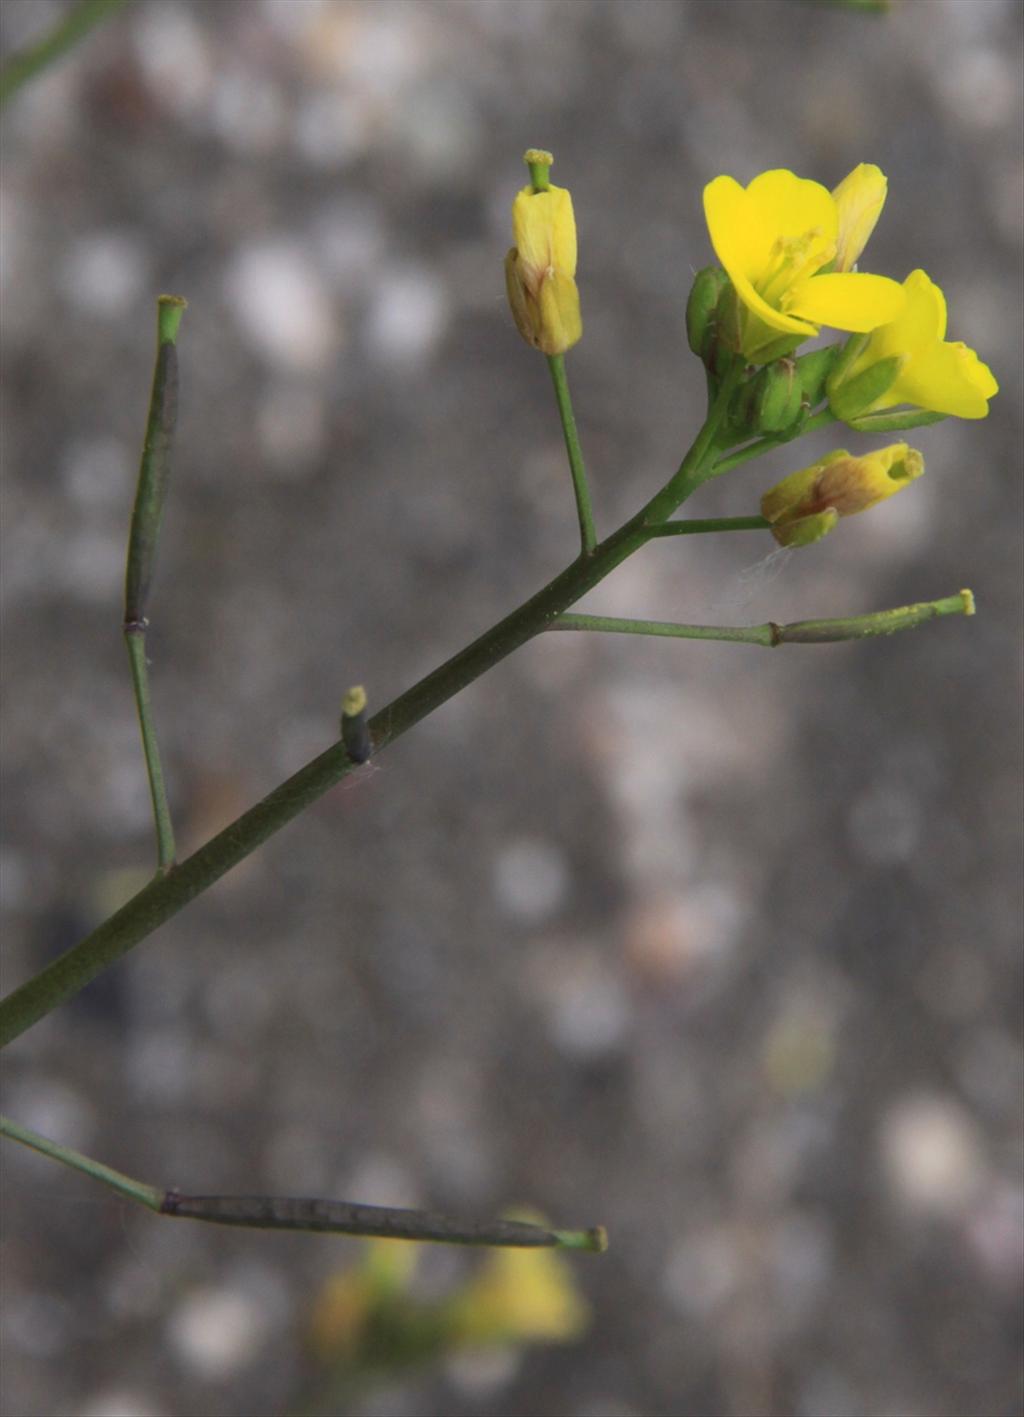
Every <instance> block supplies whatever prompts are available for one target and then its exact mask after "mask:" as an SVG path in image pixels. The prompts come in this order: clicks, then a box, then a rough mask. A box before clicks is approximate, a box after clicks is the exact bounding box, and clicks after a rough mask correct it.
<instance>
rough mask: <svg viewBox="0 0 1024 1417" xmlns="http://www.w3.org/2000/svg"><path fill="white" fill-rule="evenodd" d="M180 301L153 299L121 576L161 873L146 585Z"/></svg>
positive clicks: (171, 405) (170, 859)
mask: <svg viewBox="0 0 1024 1417" xmlns="http://www.w3.org/2000/svg"><path fill="white" fill-rule="evenodd" d="M184 311H185V301H184V300H183V299H182V298H181V297H180V296H177V295H161V296H160V297H159V299H158V300H157V352H156V364H155V366H154V369H153V386H152V389H151V391H150V398H149V414H148V416H147V418H146V434H145V438H144V439H143V444H142V457H141V458H140V460H139V477H138V483H137V486H136V490H135V505H134V507H133V508H132V521H131V529H130V531H129V533H128V558H127V565H126V567H125V577H124V626H123V628H124V637H125V644H126V646H127V649H128V662H129V665H130V667H131V675H132V690H133V692H134V694H135V708H136V712H137V713H138V717H139V729H140V732H141V734H142V751H143V754H144V756H145V759H146V773H147V775H148V778H149V792H150V796H151V798H152V800H153V819H154V822H155V824H156V843H157V869H158V871H159V872H161V873H163V874H166V873H167V871H169V870H170V868H171V866H172V865H173V864H174V857H175V847H174V825H173V822H172V820H171V811H170V807H169V805H168V802H167V788H166V785H165V783H164V771H163V764H162V762H161V758H160V747H159V743H158V741H157V735H156V722H155V720H154V717H153V705H152V699H151V696H150V692H149V668H148V664H147V660H146V631H147V629H148V627H149V621H148V619H147V618H146V611H147V609H148V608H149V591H150V585H151V583H152V579H153V570H154V567H155V565H156V552H157V546H158V544H159V541H160V526H161V523H162V521H163V514H164V503H165V502H166V500H167V486H168V482H169V480H170V474H171V452H172V448H173V444H174V430H175V425H176V423H177V417H178V350H177V344H176V341H177V338H178V328H179V326H180V324H181V317H182V315H183V313H184Z"/></svg>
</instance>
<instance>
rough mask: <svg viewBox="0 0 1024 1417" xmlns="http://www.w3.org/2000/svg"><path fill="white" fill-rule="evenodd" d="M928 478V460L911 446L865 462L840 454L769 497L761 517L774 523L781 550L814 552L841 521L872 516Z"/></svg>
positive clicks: (786, 481) (895, 446)
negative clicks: (874, 510) (882, 504)
mask: <svg viewBox="0 0 1024 1417" xmlns="http://www.w3.org/2000/svg"><path fill="white" fill-rule="evenodd" d="M923 472H924V458H923V457H922V456H921V454H920V453H919V452H918V451H917V449H916V448H909V447H908V446H907V445H906V443H891V444H890V445H889V447H887V448H878V449H876V451H875V452H873V453H865V454H864V456H863V457H853V456H852V455H851V454H850V453H848V452H846V451H845V449H838V450H837V451H836V452H833V453H829V454H828V455H827V456H826V457H823V458H822V459H821V460H820V462H816V463H814V464H813V465H812V466H811V467H805V468H803V469H801V471H799V472H793V473H790V475H789V477H785V478H783V480H782V481H781V482H780V483H778V485H777V486H775V487H773V488H772V489H771V490H770V491H768V492H766V493H765V494H764V496H763V497H762V498H761V515H762V516H763V517H764V518H765V519H766V520H767V521H769V522H771V524H772V535H773V536H774V537H775V540H776V541H777V542H778V543H779V545H780V546H809V545H811V544H812V543H813V542H815V541H820V540H821V538H822V537H823V536H826V535H827V534H828V533H829V532H830V531H831V530H832V529H833V527H834V526H835V525H836V523H837V522H838V520H839V518H840V517H852V516H854V515H856V513H857V512H866V511H867V510H868V508H869V507H874V506H877V505H878V503H879V502H882V501H884V500H885V499H886V498H887V497H891V496H892V495H893V493H895V492H898V491H899V490H900V488H901V487H906V486H908V485H909V484H910V483H911V482H913V481H914V480H915V478H918V477H920V476H921V474H922V473H923Z"/></svg>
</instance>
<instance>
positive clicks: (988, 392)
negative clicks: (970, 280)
mask: <svg viewBox="0 0 1024 1417" xmlns="http://www.w3.org/2000/svg"><path fill="white" fill-rule="evenodd" d="M903 289H904V291H905V293H906V300H905V303H904V306H903V309H902V310H901V311H900V313H899V314H898V315H897V316H896V318H895V319H894V320H892V321H890V322H889V323H888V324H885V325H882V326H881V327H880V328H878V329H876V330H874V331H873V332H872V334H871V336H870V338H869V339H868V341H867V344H866V345H865V347H864V349H863V350H861V352H860V354H859V355H858V356H857V358H856V359H855V360H854V361H853V363H852V364H851V365H850V367H849V368H848V369H846V370H845V371H844V372H843V375H842V381H841V385H840V387H842V386H843V385H845V386H846V387H849V386H851V385H852V384H853V381H854V379H856V378H857V377H858V376H859V375H862V374H864V373H865V371H866V370H868V369H870V368H871V366H872V365H875V364H878V363H879V362H880V361H881V360H883V359H893V358H896V359H898V361H899V364H898V368H897V373H896V377H895V378H894V380H893V381H892V383H890V385H889V387H888V388H887V389H886V391H885V392H884V394H882V395H881V396H880V397H879V398H876V399H875V400H874V402H873V403H869V404H868V405H867V406H866V407H865V408H863V409H861V410H860V414H862V415H863V414H870V413H878V412H879V411H880V410H882V409H887V408H895V407H896V406H897V405H900V404H911V405H912V406H913V407H915V408H919V409H926V410H928V411H929V412H931V413H945V414H951V415H953V416H954V417H955V418H984V417H985V416H986V415H987V413H988V401H989V399H990V398H993V397H994V396H995V395H996V394H997V393H998V392H999V385H998V384H997V383H996V381H995V379H994V377H993V375H992V371H991V369H989V367H988V365H987V364H983V363H982V361H981V360H980V359H979V358H978V356H977V354H975V352H974V350H973V349H969V348H968V347H967V345H965V344H963V343H960V342H953V341H950V340H947V339H946V338H945V335H946V297H945V296H944V295H943V293H942V291H941V290H940V289H939V287H938V286H937V285H936V284H935V282H934V281H933V280H931V279H929V277H928V276H927V275H925V273H924V271H911V273H910V275H908V276H907V278H906V280H905V281H904V282H903ZM830 392H831V391H830Z"/></svg>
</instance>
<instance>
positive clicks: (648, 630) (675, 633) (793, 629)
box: [548, 590, 974, 649]
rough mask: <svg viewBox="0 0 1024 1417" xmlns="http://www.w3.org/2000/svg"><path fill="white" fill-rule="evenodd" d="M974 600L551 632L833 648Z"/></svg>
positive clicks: (605, 620)
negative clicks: (758, 620) (736, 621)
mask: <svg viewBox="0 0 1024 1417" xmlns="http://www.w3.org/2000/svg"><path fill="white" fill-rule="evenodd" d="M973 614H974V596H973V594H972V593H971V591H969V590H962V591H960V592H959V594H957V595H950V596H946V597H945V599H943V600H925V601H921V602H919V603H918V604H916V605H901V606H898V607H897V608H896V609H894V610H876V611H873V612H872V613H871V614H868V615H846V616H841V617H840V618H838V619H832V620H795V621H794V622H793V623H792V624H790V625H777V624H776V623H775V622H774V621H773V620H769V621H767V622H766V623H765V624H763V625H680V624H676V623H674V622H671V621H667V620H629V619H622V618H620V617H618V616H614V615H573V614H565V615H560V616H559V617H558V619H557V620H554V621H552V623H551V624H550V625H549V626H548V629H549V630H589V631H595V632H598V633H600V634H613V635H652V636H655V637H658V638H663V639H671V640H726V641H731V642H732V643H735V644H746V645H762V646H764V648H766V649H775V648H776V646H778V645H792V644H804V645H812V644H834V643H836V642H837V641H840V640H863V639H868V638H869V637H870V636H873V635H894V634H896V633H897V631H899V630H913V629H915V628H916V627H917V626H918V625H923V624H924V623H925V622H926V621H928V620H936V619H939V618H940V617H941V616H943V615H973Z"/></svg>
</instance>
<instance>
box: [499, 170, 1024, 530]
mask: <svg viewBox="0 0 1024 1417" xmlns="http://www.w3.org/2000/svg"><path fill="white" fill-rule="evenodd" d="M525 161H526V163H527V165H528V167H529V169H530V176H531V183H530V185H529V186H527V187H524V188H523V189H522V191H520V192H519V193H518V195H517V196H516V198H515V201H514V203H513V207H512V225H513V230H514V234H515V245H514V246H513V248H512V249H511V251H509V253H508V256H507V258H506V262H505V274H506V283H507V287H508V297H509V304H510V305H511V308H512V314H513V317H514V319H515V322H516V326H517V328H518V330H519V332H520V334H521V335H522V336H523V338H524V339H525V340H527V341H528V342H529V343H530V344H531V345H533V346H534V348H536V349H540V350H541V351H543V353H545V354H546V355H548V356H549V358H550V357H553V356H561V355H562V354H563V353H564V352H565V351H566V350H567V349H569V348H571V346H572V345H574V344H575V343H576V341H577V340H578V339H579V338H580V336H581V334H582V328H583V327H582V324H581V320H580V302H579V292H578V290H577V288H576V279H575V277H576V223H575V219H574V217H573V209H572V198H571V197H570V195H569V193H568V192H567V191H565V190H564V189H563V188H560V187H554V186H552V185H551V183H550V182H549V180H548V169H549V168H550V166H551V163H552V161H553V159H552V157H551V154H550V153H546V152H542V151H540V150H539V149H531V150H530V151H529V152H527V153H526V155H525ZM887 191H888V182H887V180H886V177H885V174H884V173H883V172H882V171H881V170H880V169H879V168H878V167H875V166H874V165H873V164H871V163H860V164H859V165H858V166H857V167H855V168H854V169H853V171H852V172H851V173H849V175H848V176H846V177H845V178H844V179H843V180H842V182H840V183H839V185H838V186H837V187H835V188H834V189H833V190H832V191H831V192H830V191H829V190H828V188H827V187H823V186H822V185H821V183H819V182H812V181H809V180H808V179H806V178H803V177H797V176H796V175H795V173H792V172H789V171H788V170H786V169H784V168H777V169H774V170H772V171H770V172H762V173H761V174H760V175H759V176H758V177H755V178H754V179H753V181H751V182H750V183H748V184H747V186H746V187H743V186H741V185H740V183H739V182H737V181H736V179H735V178H733V177H727V176H722V177H716V178H715V179H714V180H713V181H712V182H709V183H708V185H707V186H706V187H705V189H704V213H705V216H706V218H707V224H708V232H709V234H710V237H711V244H712V246H713V247H714V251H715V255H716V256H717V258H718V262H719V264H718V265H714V266H708V267H706V268H705V269H704V270H702V271H700V272H698V274H697V276H696V278H695V280H694V283H693V287H692V289H691V291H690V297H689V301H688V303H687V310H686V328H687V337H688V340H689V344H690V348H691V349H692V350H693V351H694V353H695V354H697V355H699V356H700V358H701V359H702V360H703V362H704V364H705V365H706V367H707V371H708V378H709V384H710V388H711V391H712V394H716V393H717V391H718V390H720V389H721V388H722V387H723V385H724V383H725V381H726V380H727V379H728V380H729V381H730V382H729V384H728V406H727V408H726V409H725V415H724V418H723V419H722V424H721V428H720V430H719V432H718V435H717V436H718V443H717V447H718V448H720V449H723V450H724V449H728V448H729V447H733V446H735V445H737V444H740V443H746V444H747V445H748V446H752V444H751V440H757V439H767V440H769V442H775V441H777V442H786V441H789V440H790V439H792V438H795V437H797V436H798V435H799V434H800V433H801V432H803V431H804V429H805V428H806V427H807V425H808V424H810V423H811V417H812V413H813V411H814V410H815V409H820V411H819V412H818V413H817V414H815V415H814V419H813V424H812V426H813V427H820V426H822V424H823V423H826V422H835V421H839V422H842V423H846V424H847V425H848V426H850V427H851V428H854V429H857V430H859V431H864V432H873V431H874V432H881V431H889V430H896V429H906V428H914V427H917V426H919V425H921V424H925V423H932V422H935V421H936V420H937V419H940V418H945V417H949V416H954V417H958V418H984V417H985V416H986V414H987V413H988V404H989V400H990V399H991V398H992V397H993V396H994V395H995V394H996V393H997V392H998V387H999V386H998V384H997V383H996V381H995V379H994V378H993V376H992V372H991V370H990V369H989V368H988V366H987V365H986V364H984V363H982V361H981V360H980V359H979V358H978V356H977V354H976V353H975V352H974V350H972V349H969V348H968V347H967V346H966V345H965V344H962V343H958V342H954V341H950V340H947V339H946V301H945V297H944V295H943V293H942V291H941V290H940V289H939V287H938V286H937V285H936V284H935V282H934V281H933V280H931V278H930V277H929V276H928V275H926V274H925V272H924V271H922V270H916V271H912V272H911V273H910V275H909V276H907V278H906V280H904V281H903V282H902V284H901V283H900V282H899V281H896V280H893V279H891V278H890V277H889V276H884V275H875V274H870V273H868V272H865V271H861V270H860V269H859V268H858V262H859V261H860V258H861V255H862V254H863V252H864V249H865V247H866V246H867V244H868V241H869V239H870V237H871V234H872V232H873V231H874V229H875V225H876V224H877V222H878V219H879V217H880V216H881V214H882V209H883V208H884V206H885V199H886V195H887ZM825 326H830V327H831V328H833V329H836V330H840V331H843V332H845V333H846V335H848V338H847V339H846V340H845V342H844V343H843V344H842V345H841V346H840V345H828V346H826V347H824V348H817V349H815V350H813V351H812V352H810V353H807V354H802V355H797V350H798V349H799V347H800V346H801V345H802V344H804V343H805V342H806V341H808V340H810V339H814V338H816V337H817V336H818V335H820V333H821V331H822V329H823V328H824V327H825ZM822 405H824V406H823V407H821V406H822ZM757 446H758V447H760V446H761V445H760V444H758V445H757ZM737 458H738V460H745V457H744V455H743V454H739V455H737ZM923 470H924V460H923V458H922V457H921V454H920V453H919V452H917V451H916V450H914V449H912V448H908V447H907V445H906V444H905V443H895V444H893V445H891V446H890V447H887V448H882V449H879V450H877V451H875V452H873V453H869V454H866V455H865V456H862V457H854V456H851V454H849V453H847V452H845V451H836V452H833V453H830V454H829V455H828V456H827V457H825V458H823V459H821V460H820V461H819V462H817V463H815V464H814V465H813V466H811V467H809V468H805V469H804V470H803V471H801V472H796V473H793V474H792V475H791V476H790V477H787V478H786V479H785V480H784V481H783V482H781V483H780V484H779V485H778V486H777V487H775V488H773V489H772V490H771V491H770V492H768V493H767V494H766V495H765V498H764V502H763V508H762V511H763V515H764V517H765V520H766V521H767V522H768V523H770V525H771V529H772V532H773V534H774V536H775V538H776V540H778V541H779V542H780V543H781V544H782V545H784V546H805V545H808V544H810V543H811V542H813V541H818V540H820V539H821V537H823V536H825V535H826V534H827V533H828V532H829V531H831V530H832V528H833V527H834V526H835V525H836V523H837V522H838V521H839V519H840V518H842V517H846V516H850V515H851V514H852V513H854V512H859V511H865V510H866V509H867V508H868V507H872V506H874V505H876V504H877V503H878V502H880V501H882V500H883V499H884V498H887V497H889V496H891V495H892V494H893V493H894V492H896V491H898V490H899V489H900V488H901V487H905V486H907V485H909V483H910V482H912V481H913V480H914V479H915V478H917V477H918V476H920V474H921V472H923Z"/></svg>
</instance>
